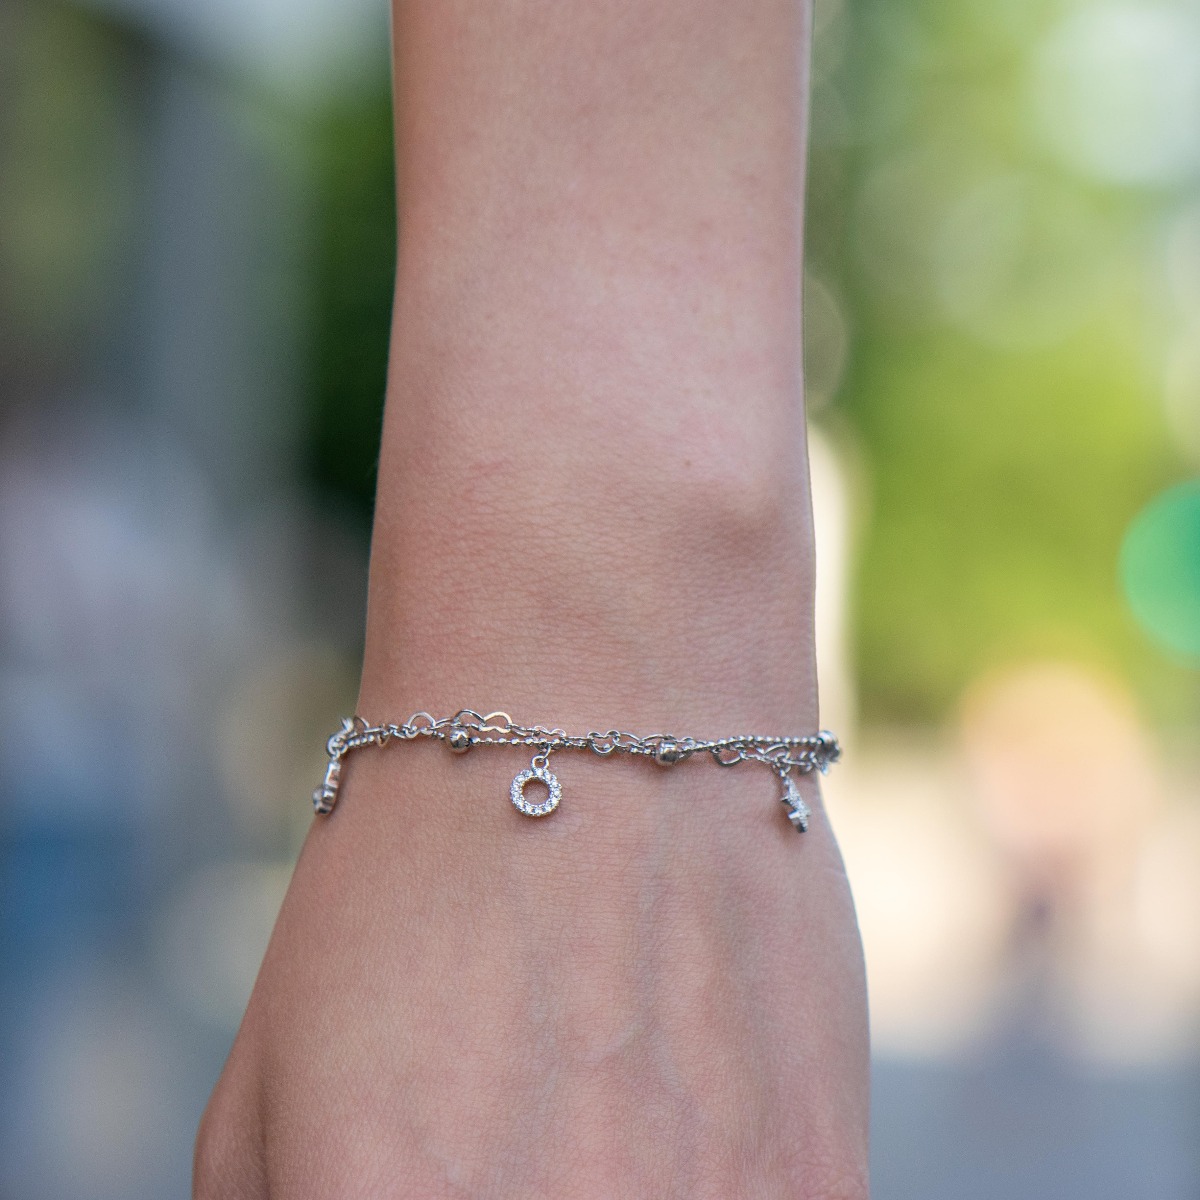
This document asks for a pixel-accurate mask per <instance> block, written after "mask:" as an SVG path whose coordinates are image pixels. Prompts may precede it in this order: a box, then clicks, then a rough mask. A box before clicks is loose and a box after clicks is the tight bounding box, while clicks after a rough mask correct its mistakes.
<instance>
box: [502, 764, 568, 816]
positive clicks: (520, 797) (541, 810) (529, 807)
mask: <svg viewBox="0 0 1200 1200" xmlns="http://www.w3.org/2000/svg"><path fill="white" fill-rule="evenodd" d="M531 779H539V780H541V782H542V783H544V784H545V785H546V786H547V787H548V788H549V789H550V795H548V796H547V797H546V799H545V800H543V801H542V802H541V804H534V803H533V801H532V800H527V799H526V798H525V785H526V784H527V783H528V782H529V781H530V780H531ZM508 794H509V797H510V798H511V800H512V802H513V804H514V805H516V807H517V808H519V809H520V810H521V812H523V813H524V814H525V815H526V816H527V817H544V816H545V815H546V814H547V813H552V812H553V811H554V810H555V809H556V808H557V807H558V802H559V801H560V800H561V799H562V784H561V783H559V782H558V776H557V775H555V774H554V772H553V771H550V770H547V768H545V767H526V768H525V770H524V771H522V772H521V773H520V775H518V776H517V777H516V778H515V779H514V780H513V781H512V787H511V788H509V789H508Z"/></svg>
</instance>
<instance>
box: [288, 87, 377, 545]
mask: <svg viewBox="0 0 1200 1200" xmlns="http://www.w3.org/2000/svg"><path fill="white" fill-rule="evenodd" d="M316 129H317V133H316V149H315V162H316V181H317V203H318V210H317V212H318V229H317V239H316V247H315V258H314V271H315V278H314V293H315V294H314V297H313V304H314V313H313V316H314V343H313V346H312V348H311V352H312V363H313V382H312V392H311V402H312V413H311V425H310V430H311V438H310V442H309V450H308V462H309V468H310V471H311V473H312V478H313V480H314V482H315V483H316V484H317V486H318V487H320V488H322V489H324V490H327V491H329V492H331V493H334V494H336V495H337V496H338V497H339V498H340V499H342V500H345V501H347V502H348V503H349V504H350V506H351V507H352V508H353V509H354V510H355V511H357V512H359V513H360V514H362V516H363V519H364V521H367V520H369V519H370V514H371V510H372V506H373V503H374V495H375V476H376V465H377V458H378V452H379V433H380V424H381V420H382V414H383V396H384V388H385V384H386V377H387V346H388V330H389V326H390V320H391V308H392V282H393V269H394V262H395V254H396V220H395V189H394V182H393V177H392V108H391V92H390V88H389V83H388V79H387V77H386V75H385V76H382V77H380V78H379V79H378V80H377V81H376V83H375V86H373V87H372V86H362V85H360V86H359V87H357V88H356V89H355V90H354V92H353V93H351V94H350V95H342V96H339V97H338V98H337V99H336V100H335V101H334V102H333V103H332V104H331V106H330V107H329V108H328V109H327V110H326V111H325V112H324V113H322V114H320V116H319V119H318V122H317V126H316Z"/></svg>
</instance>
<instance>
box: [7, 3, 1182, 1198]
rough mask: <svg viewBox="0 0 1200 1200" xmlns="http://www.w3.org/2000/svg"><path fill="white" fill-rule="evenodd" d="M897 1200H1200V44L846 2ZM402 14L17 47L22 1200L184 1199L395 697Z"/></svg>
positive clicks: (821, 111) (843, 622)
mask: <svg viewBox="0 0 1200 1200" xmlns="http://www.w3.org/2000/svg"><path fill="white" fill-rule="evenodd" d="M816 27H817V32H816V61H815V100H814V116H813V129H812V151H811V180H810V207H809V236H808V240H809V252H810V259H809V263H810V265H809V277H808V280H807V288H806V300H807V314H806V323H807V334H806V341H807V370H808V385H809V396H810V403H811V407H812V414H813V415H812V420H813V426H814V446H813V454H814V471H815V483H816V507H817V515H818V525H819V544H820V565H821V572H822V577H821V588H822V594H821V597H820V603H821V614H820V624H821V629H820V639H821V658H822V671H823V685H824V700H825V708H826V712H825V717H826V720H827V723H828V724H830V725H831V726H833V727H834V728H837V729H839V730H840V731H841V732H842V734H843V738H844V741H845V743H846V745H847V748H848V754H847V758H846V761H845V763H844V765H843V766H841V767H839V769H838V770H837V771H836V772H835V773H834V774H833V775H832V776H831V777H830V778H829V781H828V788H827V790H828V795H829V799H830V805H831V808H832V810H833V813H834V816H835V821H836V824H837V826H838V829H839V832H840V833H841V835H842V837H843V840H844V845H845V851H846V855H847V859H848V863H849V869H850V872H851V875H852V878H853V882H854V885H855V888H856V891H857V895H858V901H859V905H860V910H861V918H862V925H863V931H864V936H865V940H866V946H867V955H868V962H869V971H870V979H871V988H872V999H873V1013H874V1034H875V1057H876V1093H875V1101H876V1102H875V1149H874V1171H875V1179H876V1194H877V1197H878V1200H900V1198H906V1197H912V1196H920V1197H922V1198H923V1200H943V1198H945V1200H962V1198H963V1197H967V1196H969V1197H972V1198H985V1200H986V1198H988V1197H996V1198H998V1200H1015V1198H1018V1197H1019V1198H1021V1200H1030V1198H1036V1197H1054V1198H1055V1200H1073V1198H1076V1197H1077V1198H1079V1200H1104V1198H1107V1197H1112V1198H1114V1200H1116V1198H1120V1200H1128V1198H1129V1197H1138V1198H1139V1200H1184V1198H1192V1200H1194V1198H1195V1197H1198V1196H1200V1059H1198V1055H1197V1050H1198V1047H1200V795H1198V792H1200V738H1198V737H1197V731H1198V728H1200V671H1198V668H1200V483H1198V482H1197V476H1198V474H1200V188H1198V187H1197V182H1198V180H1200V6H1198V5H1197V3H1196V2H1195V0H1166V2H1158V0H1149V2H1148V0H1006V2H1004V3H997V2H996V0H817V10H816ZM386 42H387V34H386V12H385V6H384V2H383V0H288V2H287V3H282V2H281V0H236V2H234V0H202V2H199V3H186V2H184V0H92V2H90V3H85V2H83V0H77V2H75V3H68V2H55V0H5V3H4V5H3V7H0V563H2V564H3V568H2V570H0V712H2V719H3V726H4V728H5V729H6V730H7V736H6V753H5V754H4V756H3V760H2V761H0V780H2V788H3V802H2V807H0V896H2V905H3V907H2V913H3V922H2V935H0V1013H2V1014H3V1018H2V1020H0V1071H2V1078H3V1080H4V1086H3V1089H2V1090H0V1196H4V1197H6V1198H13V1200H59V1198H62V1200H110V1198H112V1200H117V1198H120V1200H140V1198H143V1197H144V1198H146V1200H149V1198H152V1197H153V1198H154V1200H162V1198H163V1197H168V1196H182V1195H185V1194H186V1191H187V1181H188V1173H189V1163H190V1147H191V1138H192V1132H193V1129H194V1126H195V1123H196V1121H197V1119H198V1117H199V1114H200V1112H201V1110H202V1107H203V1104H204V1101H205V1098H206V1096H207V1094H208V1091H209V1089H210V1087H211V1085H212V1083H213V1082H214V1080H215V1078H216V1075H217V1073H218V1071H219V1069H220V1065H221V1063H222V1060H223V1057H224V1055H225V1053H226V1051H227V1049H228V1046H229V1044H230V1040H231V1038H232V1034H233V1032H234V1029H235V1028H236V1024H237V1021H238V1018H239V1015H240V1012H241V1008H242V1005H243V1004H244V1002H245V999H246V997H247V995H248V992H249V988H250V984H251V982H252V979H253V975H254V972H255V969H256V966H257V962H258V958H259V955H260V954H261V951H262V949H263V947H264V945H265V940H266V937H267V934H268V932H269V929H270V926H271V923H272V919H273V916H274V913H275V910H276V908H277V906H278V903H279V901H280V898H281V896H282V892H283V889H284V887H285V885H286V881H287V877H288V872H289V866H290V863H291V860H292V858H293V856H294V854H295V853H296V851H297V849H298V846H299V843H300V840H301V838H302V836H303V833H304V830H305V828H306V826H307V824H308V821H309V820H310V810H309V806H308V795H309V792H310V791H311V788H312V786H313V784H314V782H315V778H316V776H317V775H318V774H319V771H320V766H321V742H322V740H323V737H324V734H325V733H326V732H327V731H328V728H330V727H331V726H332V724H333V723H334V718H335V717H336V716H337V715H338V714H340V713H342V712H343V711H345V710H347V709H348V707H349V706H350V704H351V703H352V699H353V693H354V684H355V673H356V662H357V656H358V653H359V639H360V635H361V629H362V618H363V602H364V591H365V578H366V551H367V535H368V528H369V518H370V508H371V494H372V488H373V483H374V476H373V472H374V458H375V452H376V445H377V438H378V426H379V414H380V406H381V397H382V391H383V381H384V364H385V349H386V332H387V322H388V304H389V290H390V276H391V252H392V245H393V218H392V207H391V206H392V194H391V179H390V171H391V163H390V142H389V139H390V117H389V105H388V81H387V60H386Z"/></svg>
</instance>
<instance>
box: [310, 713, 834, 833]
mask: <svg viewBox="0 0 1200 1200" xmlns="http://www.w3.org/2000/svg"><path fill="white" fill-rule="evenodd" d="M421 737H423V738H438V739H440V740H441V741H443V742H445V743H446V745H447V746H449V747H450V749H451V751H453V752H454V753H455V754H465V753H466V752H467V751H468V750H470V749H471V747H472V746H534V747H536V748H537V753H535V754H534V756H533V761H532V762H531V763H530V764H529V766H528V767H526V768H525V770H524V771H521V772H519V773H518V774H517V775H516V777H515V778H514V779H513V781H512V785H511V786H510V788H509V791H508V795H509V799H511V800H512V802H513V804H514V805H515V806H516V808H517V809H518V810H519V811H520V812H523V813H524V814H525V815H526V816H528V817H544V816H546V815H547V814H549V813H552V812H553V811H554V810H555V809H556V808H557V807H558V804H559V801H560V800H561V799H562V784H560V783H559V781H558V776H556V775H555V774H554V773H553V772H552V771H551V770H550V767H549V762H550V755H551V754H554V753H556V752H557V751H560V750H591V751H592V752H593V753H594V754H599V755H601V756H602V757H605V756H607V755H609V754H613V753H619V754H642V755H645V756H646V757H648V758H652V759H653V760H654V761H655V762H656V763H657V764H658V765H659V766H661V767H670V766H673V765H675V764H676V763H680V762H683V760H684V759H687V758H691V757H692V756H693V755H697V754H702V753H707V754H709V755H711V756H712V758H713V761H714V762H716V763H718V764H719V765H720V766H722V767H735V766H737V764H738V763H741V762H760V763H765V764H766V765H767V766H769V767H770V768H771V769H772V770H773V771H774V772H775V774H776V775H777V776H778V777H779V780H780V783H781V785H782V788H783V794H782V796H780V800H781V801H782V802H783V805H784V807H785V808H786V809H787V818H788V820H789V821H790V822H791V823H792V826H793V828H794V829H796V831H797V832H799V833H803V832H804V831H805V830H806V829H807V828H808V821H809V817H810V816H811V815H812V813H811V811H810V810H809V807H808V805H807V804H805V802H804V799H803V797H802V796H801V795H800V789H799V788H798V787H797V786H796V782H795V780H794V779H793V778H792V773H793V772H796V773H798V774H800V775H807V774H809V773H810V772H812V771H820V772H821V773H822V774H824V773H825V772H826V771H827V770H828V769H829V767H830V764H832V763H835V762H837V760H838V759H839V758H840V757H841V753H842V751H841V747H840V746H839V745H838V740H837V738H836V737H834V736H833V734H832V733H830V732H829V731H828V730H822V731H821V732H820V733H816V734H810V735H809V736H807V737H762V736H759V735H757V734H748V733H747V734H739V735H738V736H737V737H727V738H718V739H716V740H715V741H704V740H702V739H700V738H691V737H675V736H674V735H672V734H668V733H651V734H648V735H646V736H645V737H639V736H638V735H637V734H633V733H623V732H622V731H621V730H619V729H609V730H608V731H607V732H605V733H596V732H592V733H586V734H569V733H567V732H566V731H565V730H562V729H547V728H545V727H544V726H542V725H521V724H519V723H518V722H516V721H514V720H513V719H512V718H511V717H510V716H509V715H508V713H504V712H491V713H487V714H486V715H481V714H479V713H477V712H475V711H474V709H470V708H462V709H459V711H458V712H456V713H455V714H454V716H452V717H434V716H431V715H430V714H429V713H427V712H418V713H413V715H412V716H411V717H409V718H408V720H407V721H405V722H404V723H403V724H402V725H395V724H381V725H372V724H370V723H369V722H368V721H366V720H364V719H363V718H362V717H347V718H346V719H345V720H344V721H343V722H342V727H341V728H340V729H339V730H337V732H336V733H334V734H332V735H331V736H330V738H329V741H328V742H327V743H326V749H327V751H328V752H329V762H328V764H327V766H326V767H325V778H324V779H323V780H322V781H321V786H320V787H318V788H317V790H316V791H315V792H313V808H314V809H316V811H317V813H318V814H319V815H321V816H326V815H328V814H329V813H331V812H332V811H333V809H334V805H336V804H337V800H338V788H339V786H340V784H341V776H342V760H343V759H344V758H345V757H346V755H347V754H349V753H350V751H351V750H357V749H359V748H360V747H361V746H386V745H387V744H388V742H390V741H392V740H393V739H395V740H397V741H409V742H410V741H412V740H413V739H415V738H421ZM533 779H536V780H539V781H540V782H541V783H543V784H545V786H546V787H547V789H548V791H549V794H548V795H547V796H546V798H545V799H544V800H542V801H540V802H534V801H532V800H529V799H527V798H526V796H525V785H526V784H527V783H529V782H530V780H533Z"/></svg>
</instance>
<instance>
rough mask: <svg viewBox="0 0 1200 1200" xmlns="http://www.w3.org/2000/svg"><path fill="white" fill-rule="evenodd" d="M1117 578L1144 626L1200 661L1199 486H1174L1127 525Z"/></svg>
mask: <svg viewBox="0 0 1200 1200" xmlns="http://www.w3.org/2000/svg"><path fill="white" fill-rule="evenodd" d="M1121 578H1122V580H1123V581H1124V584H1125V594H1126V595H1127V596H1128V597H1129V604H1130V607H1131V608H1132V609H1133V612H1134V614H1135V615H1136V616H1137V618H1138V620H1139V621H1140V622H1141V624H1142V626H1143V628H1144V629H1145V630H1146V631H1147V632H1148V633H1149V634H1151V636H1153V637H1154V638H1156V639H1157V640H1159V641H1160V642H1162V643H1163V645H1165V646H1167V647H1169V648H1170V649H1172V650H1176V651H1178V652H1179V653H1181V654H1186V655H1189V656H1191V657H1193V658H1197V659H1200V483H1185V484H1181V485H1180V486H1178V487H1175V488H1172V489H1171V490H1170V491H1168V492H1166V493H1165V494H1164V495H1162V496H1159V497H1158V498H1157V499H1156V500H1155V501H1154V502H1153V503H1152V504H1150V505H1148V506H1147V507H1146V508H1145V509H1144V510H1143V511H1142V512H1141V513H1139V514H1138V516H1137V518H1136V520H1134V522H1133V524H1132V525H1131V526H1130V527H1129V532H1128V533H1127V534H1126V535H1125V543H1124V545H1123V546H1122V548H1121Z"/></svg>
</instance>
